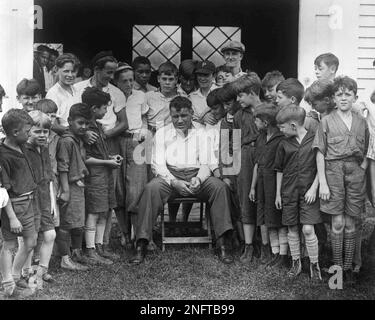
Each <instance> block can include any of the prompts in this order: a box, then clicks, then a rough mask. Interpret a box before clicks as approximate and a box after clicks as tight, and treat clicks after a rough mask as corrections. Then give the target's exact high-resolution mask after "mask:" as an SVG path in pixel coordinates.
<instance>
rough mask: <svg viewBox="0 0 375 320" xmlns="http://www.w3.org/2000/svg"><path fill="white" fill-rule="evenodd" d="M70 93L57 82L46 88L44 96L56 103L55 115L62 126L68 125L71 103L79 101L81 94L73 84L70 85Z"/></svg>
mask: <svg viewBox="0 0 375 320" xmlns="http://www.w3.org/2000/svg"><path fill="white" fill-rule="evenodd" d="M70 87H71V89H72V93H70V92H69V91H67V90H65V89H64V88H63V87H61V85H60V84H59V83H58V82H57V83H56V84H55V85H54V86H52V88H51V89H49V90H48V92H47V95H46V98H47V99H51V100H52V101H53V102H55V103H56V105H57V113H56V115H57V117H58V118H59V121H60V124H61V125H62V126H66V127H67V126H68V117H69V111H70V108H71V106H72V105H73V104H75V103H78V102H80V101H81V95H80V94H79V92H78V90H77V89H76V88H75V87H74V86H70Z"/></svg>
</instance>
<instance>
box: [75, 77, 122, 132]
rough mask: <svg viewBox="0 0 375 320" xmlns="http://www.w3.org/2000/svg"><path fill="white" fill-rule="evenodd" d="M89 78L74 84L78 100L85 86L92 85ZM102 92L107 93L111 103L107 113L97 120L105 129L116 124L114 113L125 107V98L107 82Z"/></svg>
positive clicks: (111, 127)
mask: <svg viewBox="0 0 375 320" xmlns="http://www.w3.org/2000/svg"><path fill="white" fill-rule="evenodd" d="M91 79H92V78H90V79H87V80H84V81H81V82H78V83H76V84H74V87H75V88H76V90H77V91H78V94H79V97H80V99H81V100H80V101H82V93H83V92H84V91H85V89H86V88H87V87H92V83H91ZM102 90H103V91H104V92H106V93H109V95H110V96H111V103H110V105H109V106H108V108H107V113H106V114H105V116H104V118H103V119H101V120H98V122H100V123H101V124H102V125H103V129H104V130H105V131H107V130H110V129H113V128H114V127H115V126H116V122H117V116H116V114H117V113H118V112H119V111H120V110H121V109H123V108H125V104H126V99H125V95H124V93H123V92H122V91H121V90H120V89H119V88H117V87H115V86H114V85H112V84H110V83H109V84H108V85H107V86H106V87H104V88H103V89H102Z"/></svg>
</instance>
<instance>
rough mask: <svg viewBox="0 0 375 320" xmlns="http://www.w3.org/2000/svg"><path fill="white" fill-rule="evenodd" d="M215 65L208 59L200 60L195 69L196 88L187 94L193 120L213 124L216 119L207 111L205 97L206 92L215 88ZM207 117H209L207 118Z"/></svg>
mask: <svg viewBox="0 0 375 320" xmlns="http://www.w3.org/2000/svg"><path fill="white" fill-rule="evenodd" d="M215 70H216V67H215V65H214V64H213V63H212V62H211V61H209V60H204V61H200V62H198V64H197V68H196V69H195V75H196V77H197V82H198V87H199V88H198V90H196V91H193V92H192V93H190V95H189V99H190V101H191V103H192V105H193V110H194V115H193V120H194V121H198V122H200V123H209V124H212V125H213V124H215V123H216V122H217V121H216V120H215V119H213V118H214V117H213V116H212V114H211V113H210V112H209V111H210V108H209V107H208V106H207V102H206V98H207V96H208V94H209V93H210V92H211V91H212V90H214V89H216V88H217V86H216V85H215V84H214V81H215ZM207 117H209V119H208V118H207Z"/></svg>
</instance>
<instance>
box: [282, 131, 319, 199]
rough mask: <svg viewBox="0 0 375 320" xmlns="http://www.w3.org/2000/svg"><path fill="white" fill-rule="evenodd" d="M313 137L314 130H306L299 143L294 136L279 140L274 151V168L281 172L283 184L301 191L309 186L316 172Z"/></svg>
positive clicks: (304, 190)
mask: <svg viewBox="0 0 375 320" xmlns="http://www.w3.org/2000/svg"><path fill="white" fill-rule="evenodd" d="M314 137H315V134H314V132H312V131H307V133H306V135H305V136H304V138H303V139H302V141H301V144H299V143H298V141H297V139H296V138H295V137H291V138H287V139H283V140H282V141H280V143H279V146H278V148H277V151H276V158H275V170H276V171H278V172H282V173H283V182H282V185H283V186H285V187H289V188H292V189H295V188H299V189H300V190H302V192H306V191H307V190H308V189H309V188H310V187H311V185H312V183H313V182H314V179H315V176H316V173H317V169H316V153H315V151H314V150H313V149H312V145H313V142H314ZM285 187H284V188H285Z"/></svg>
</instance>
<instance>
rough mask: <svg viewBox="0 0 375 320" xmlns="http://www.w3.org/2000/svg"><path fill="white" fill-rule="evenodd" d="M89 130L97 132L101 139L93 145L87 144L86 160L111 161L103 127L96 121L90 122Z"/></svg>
mask: <svg viewBox="0 0 375 320" xmlns="http://www.w3.org/2000/svg"><path fill="white" fill-rule="evenodd" d="M88 130H91V131H93V132H95V133H96V134H97V135H98V136H99V138H98V139H97V140H96V141H95V143H93V144H90V145H89V144H85V149H86V158H87V159H88V158H95V159H101V160H108V159H109V151H108V146H107V143H106V142H105V140H104V132H103V128H102V125H101V124H100V123H97V122H96V121H90V123H89V126H88Z"/></svg>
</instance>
